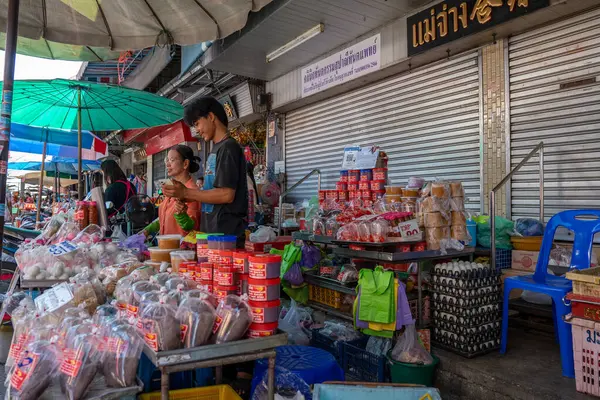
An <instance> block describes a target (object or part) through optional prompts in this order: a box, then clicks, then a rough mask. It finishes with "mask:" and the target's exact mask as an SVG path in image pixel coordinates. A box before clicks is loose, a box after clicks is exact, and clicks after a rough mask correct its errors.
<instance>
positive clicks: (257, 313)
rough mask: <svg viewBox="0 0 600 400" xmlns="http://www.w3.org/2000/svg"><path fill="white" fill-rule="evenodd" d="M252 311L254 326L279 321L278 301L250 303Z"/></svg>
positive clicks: (279, 303) (279, 302)
mask: <svg viewBox="0 0 600 400" xmlns="http://www.w3.org/2000/svg"><path fill="white" fill-rule="evenodd" d="M249 303H250V308H251V309H252V322H254V323H255V324H268V323H273V322H277V321H278V320H279V306H280V305H281V301H280V300H279V299H277V300H273V301H265V302H262V301H258V302H257V301H250V302H249Z"/></svg>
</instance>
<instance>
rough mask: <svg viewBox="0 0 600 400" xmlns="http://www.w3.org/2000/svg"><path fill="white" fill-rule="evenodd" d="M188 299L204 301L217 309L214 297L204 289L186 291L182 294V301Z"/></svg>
mask: <svg viewBox="0 0 600 400" xmlns="http://www.w3.org/2000/svg"><path fill="white" fill-rule="evenodd" d="M190 298H194V299H200V300H206V301H208V302H209V303H210V305H212V306H213V307H215V308H217V306H218V303H219V302H218V300H217V298H216V297H215V295H213V294H212V293H210V292H208V291H207V290H206V289H192V290H188V291H187V292H183V300H185V299H190Z"/></svg>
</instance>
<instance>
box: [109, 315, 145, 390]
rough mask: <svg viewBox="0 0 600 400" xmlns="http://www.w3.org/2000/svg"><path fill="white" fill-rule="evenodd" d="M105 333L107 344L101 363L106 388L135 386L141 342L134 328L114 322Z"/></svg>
mask: <svg viewBox="0 0 600 400" xmlns="http://www.w3.org/2000/svg"><path fill="white" fill-rule="evenodd" d="M106 332H107V342H106V343H107V344H106V351H105V354H104V361H103V363H102V374H103V375H104V380H105V382H106V386H108V387H112V388H118V387H121V388H123V387H129V386H135V385H136V373H137V369H138V363H139V360H140V355H141V353H142V347H143V341H142V338H141V337H140V336H139V335H138V333H137V331H136V330H135V328H134V327H132V326H130V325H128V324H126V323H122V322H121V323H119V322H115V323H112V324H111V325H110V326H109V328H108V329H107V330H106Z"/></svg>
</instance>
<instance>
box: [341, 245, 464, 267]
mask: <svg viewBox="0 0 600 400" xmlns="http://www.w3.org/2000/svg"><path fill="white" fill-rule="evenodd" d="M333 252H334V253H335V254H337V255H339V256H344V257H348V258H358V259H361V260H373V261H384V262H388V263H389V262H399V263H407V262H420V261H432V260H439V259H445V258H454V257H467V256H470V257H472V256H473V252H474V249H473V248H472V247H465V248H464V250H461V251H458V250H452V249H449V250H447V251H446V254H442V253H441V252H440V251H439V250H426V251H410V252H397V253H392V252H384V251H369V250H351V249H347V248H343V247H337V248H334V249H333Z"/></svg>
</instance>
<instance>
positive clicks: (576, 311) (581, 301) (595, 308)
mask: <svg viewBox="0 0 600 400" xmlns="http://www.w3.org/2000/svg"><path fill="white" fill-rule="evenodd" d="M566 297H567V299H568V300H570V301H571V313H572V314H573V316H574V317H578V318H583V319H587V320H591V321H600V299H599V298H597V297H591V296H583V295H580V294H573V293H572V292H571V293H567V296H566Z"/></svg>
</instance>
